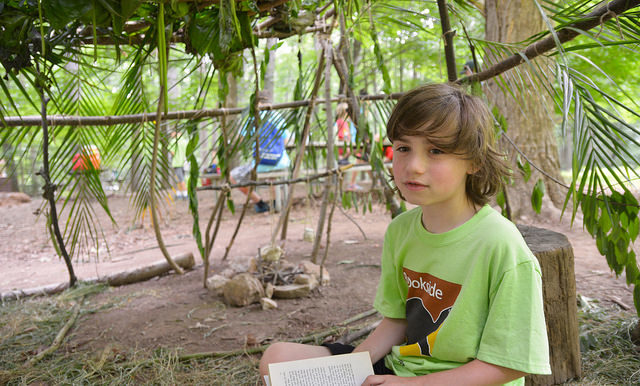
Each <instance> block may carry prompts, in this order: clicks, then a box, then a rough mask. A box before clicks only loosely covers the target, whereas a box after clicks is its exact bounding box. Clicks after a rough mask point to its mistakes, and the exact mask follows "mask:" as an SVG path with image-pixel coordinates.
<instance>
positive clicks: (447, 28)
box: [438, 0, 458, 82]
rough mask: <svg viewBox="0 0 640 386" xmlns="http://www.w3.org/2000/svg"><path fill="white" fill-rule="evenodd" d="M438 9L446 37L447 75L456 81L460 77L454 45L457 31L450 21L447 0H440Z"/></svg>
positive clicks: (443, 34) (451, 80) (450, 79)
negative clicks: (452, 27)
mask: <svg viewBox="0 0 640 386" xmlns="http://www.w3.org/2000/svg"><path fill="white" fill-rule="evenodd" d="M438 11H439V12H440V25H441V27H442V37H443V38H444V57H445V61H446V63H447V77H448V79H449V82H455V81H456V79H457V78H458V70H457V68H456V54H455V50H454V47H453V36H454V35H455V31H452V30H451V23H449V10H448V6H447V0H438Z"/></svg>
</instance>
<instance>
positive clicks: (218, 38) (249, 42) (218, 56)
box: [187, 0, 257, 72]
mask: <svg viewBox="0 0 640 386" xmlns="http://www.w3.org/2000/svg"><path fill="white" fill-rule="evenodd" d="M221 3H222V4H224V3H230V4H234V1H228V0H226V1H223V2H221ZM230 8H231V9H230V10H227V11H226V12H225V10H226V8H225V7H221V8H220V9H218V8H209V9H205V10H204V11H202V12H199V13H197V14H196V15H195V16H194V17H193V19H192V20H191V22H190V23H189V26H188V29H187V31H188V39H189V47H190V48H191V49H192V50H193V52H194V53H198V54H200V55H203V54H211V55H212V59H213V62H214V63H215V65H216V67H217V68H220V69H221V70H222V71H225V72H226V71H230V70H232V69H234V68H236V67H237V66H238V60H241V56H239V53H240V51H242V50H243V49H245V48H249V47H253V46H255V45H256V44H257V39H256V38H255V37H254V36H253V33H252V30H251V20H250V18H249V16H248V13H247V12H243V11H240V12H236V11H235V8H233V7H230Z"/></svg>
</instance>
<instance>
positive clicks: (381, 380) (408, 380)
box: [362, 375, 416, 386]
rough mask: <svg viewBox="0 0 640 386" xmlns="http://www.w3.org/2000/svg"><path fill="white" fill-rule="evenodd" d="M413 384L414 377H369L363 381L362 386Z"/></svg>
mask: <svg viewBox="0 0 640 386" xmlns="http://www.w3.org/2000/svg"><path fill="white" fill-rule="evenodd" d="M412 381H413V382H415V381H416V378H415V377H399V376H397V375H369V376H368V377H367V379H365V380H364V382H363V383H362V386H375V385H411V384H412Z"/></svg>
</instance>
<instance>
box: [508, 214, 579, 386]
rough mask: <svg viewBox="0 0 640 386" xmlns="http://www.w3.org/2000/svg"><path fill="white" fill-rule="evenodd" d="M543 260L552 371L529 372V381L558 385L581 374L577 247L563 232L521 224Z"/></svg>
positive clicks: (543, 290)
mask: <svg viewBox="0 0 640 386" xmlns="http://www.w3.org/2000/svg"><path fill="white" fill-rule="evenodd" d="M518 229H519V230H520V232H521V233H522V236H523V237H524V239H525V241H526V242H527V245H528V246H529V248H530V249H531V251H532V252H533V254H534V255H535V256H536V258H537V259H538V262H539V263H540V270H541V271H542V295H543V298H544V314H545V320H546V323H547V334H548V337H549V360H550V362H551V372H552V374H551V375H529V376H527V377H526V384H527V385H556V384H560V383H564V382H566V381H568V380H571V379H576V378H580V376H581V373H582V370H581V359H580V340H579V337H578V306H577V303H576V279H575V275H574V261H573V249H572V248H571V244H570V243H569V240H568V239H567V238H566V236H564V235H563V234H560V233H557V232H553V231H550V230H547V229H541V228H534V227H530V226H523V225H519V226H518Z"/></svg>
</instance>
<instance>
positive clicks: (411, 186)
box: [404, 181, 427, 190]
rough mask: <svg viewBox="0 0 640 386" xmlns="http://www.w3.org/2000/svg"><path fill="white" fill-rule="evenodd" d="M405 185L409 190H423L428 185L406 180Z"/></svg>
mask: <svg viewBox="0 0 640 386" xmlns="http://www.w3.org/2000/svg"><path fill="white" fill-rule="evenodd" d="M404 186H406V187H407V189H409V190H422V189H424V188H426V187H427V185H425V184H422V183H420V182H418V181H405V183H404Z"/></svg>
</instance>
